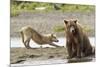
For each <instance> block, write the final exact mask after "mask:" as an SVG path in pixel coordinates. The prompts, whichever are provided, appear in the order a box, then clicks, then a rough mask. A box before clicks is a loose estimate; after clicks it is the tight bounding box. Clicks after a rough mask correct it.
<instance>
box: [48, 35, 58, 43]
mask: <svg viewBox="0 0 100 67" xmlns="http://www.w3.org/2000/svg"><path fill="white" fill-rule="evenodd" d="M50 39H51V41H52V42H59V40H58V39H57V37H56V35H54V34H50Z"/></svg>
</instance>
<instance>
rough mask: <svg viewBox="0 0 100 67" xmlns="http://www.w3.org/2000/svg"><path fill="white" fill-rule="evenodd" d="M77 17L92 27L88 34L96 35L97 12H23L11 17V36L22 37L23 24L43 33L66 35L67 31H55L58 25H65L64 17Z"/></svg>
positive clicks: (82, 22) (80, 21)
mask: <svg viewBox="0 0 100 67" xmlns="http://www.w3.org/2000/svg"><path fill="white" fill-rule="evenodd" d="M70 18H77V19H79V23H81V24H82V25H83V26H84V25H86V26H87V27H89V28H91V30H90V31H88V32H87V35H88V36H95V12H89V13H84V12H83V13H82V12H60V11H53V12H48V13H45V12H24V11H23V12H22V13H20V14H19V15H18V16H15V17H11V23H10V30H11V31H10V36H11V37H20V34H19V32H18V31H19V30H20V29H21V27H23V26H27V25H30V26H31V27H32V28H33V29H35V30H36V31H37V32H39V33H41V34H49V33H55V34H56V35H57V36H58V37H64V36H65V32H64V31H62V32H55V31H54V28H55V27H57V26H64V22H63V20H64V19H70Z"/></svg>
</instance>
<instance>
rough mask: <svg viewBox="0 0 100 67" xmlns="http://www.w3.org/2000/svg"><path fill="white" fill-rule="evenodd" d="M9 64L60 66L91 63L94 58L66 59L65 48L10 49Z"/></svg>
mask: <svg viewBox="0 0 100 67" xmlns="http://www.w3.org/2000/svg"><path fill="white" fill-rule="evenodd" d="M10 53H11V54H10V56H11V58H10V63H11V65H12V66H17V64H18V65H19V66H21V65H43V64H61V63H75V62H93V61H95V58H94V56H89V57H85V58H81V59H80V60H79V59H71V60H68V59H67V55H68V53H67V51H66V48H65V47H57V48H49V47H47V48H43V49H41V48H32V49H26V48H11V52H10Z"/></svg>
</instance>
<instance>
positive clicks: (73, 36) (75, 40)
mask: <svg viewBox="0 0 100 67" xmlns="http://www.w3.org/2000/svg"><path fill="white" fill-rule="evenodd" d="M64 23H65V32H66V47H67V50H68V55H69V56H68V58H73V57H77V58H80V57H82V56H89V55H91V54H93V52H94V51H93V48H92V46H91V44H90V41H89V39H88V37H87V36H86V34H85V33H84V32H83V29H82V27H81V25H80V24H79V23H78V21H77V20H76V19H70V20H64Z"/></svg>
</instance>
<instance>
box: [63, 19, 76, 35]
mask: <svg viewBox="0 0 100 67" xmlns="http://www.w3.org/2000/svg"><path fill="white" fill-rule="evenodd" d="M64 23H65V30H66V31H67V32H69V33H71V34H76V33H77V31H78V27H77V20H76V19H70V20H64Z"/></svg>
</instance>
